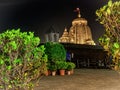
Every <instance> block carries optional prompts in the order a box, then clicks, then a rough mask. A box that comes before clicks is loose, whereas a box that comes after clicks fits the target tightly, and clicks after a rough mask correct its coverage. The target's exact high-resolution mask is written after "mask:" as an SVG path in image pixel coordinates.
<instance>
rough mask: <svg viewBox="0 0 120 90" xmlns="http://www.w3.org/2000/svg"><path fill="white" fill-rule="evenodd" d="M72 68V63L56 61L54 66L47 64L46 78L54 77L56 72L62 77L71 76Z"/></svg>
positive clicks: (73, 66) (73, 65)
mask: <svg viewBox="0 0 120 90" xmlns="http://www.w3.org/2000/svg"><path fill="white" fill-rule="evenodd" d="M74 68H75V64H74V63H73V62H65V61H57V62H56V63H55V64H52V65H50V64H48V69H47V72H46V74H47V75H46V76H48V75H52V76H55V75H56V72H58V73H59V74H60V75H62V76H63V75H65V73H67V74H68V75H71V74H73V69H74Z"/></svg>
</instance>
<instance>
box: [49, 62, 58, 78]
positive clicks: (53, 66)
mask: <svg viewBox="0 0 120 90" xmlns="http://www.w3.org/2000/svg"><path fill="white" fill-rule="evenodd" d="M49 69H50V71H51V74H52V76H55V75H56V70H57V66H56V65H55V64H53V65H50V67H49Z"/></svg>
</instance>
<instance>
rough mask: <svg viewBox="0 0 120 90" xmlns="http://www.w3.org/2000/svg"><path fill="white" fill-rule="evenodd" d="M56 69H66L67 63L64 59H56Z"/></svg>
mask: <svg viewBox="0 0 120 90" xmlns="http://www.w3.org/2000/svg"><path fill="white" fill-rule="evenodd" d="M56 64H57V67H58V69H67V67H68V64H67V62H65V61H57V62H56Z"/></svg>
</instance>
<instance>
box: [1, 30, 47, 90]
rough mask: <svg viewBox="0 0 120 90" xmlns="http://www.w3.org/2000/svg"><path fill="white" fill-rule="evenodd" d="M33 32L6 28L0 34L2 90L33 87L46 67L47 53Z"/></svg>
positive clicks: (26, 89)
mask: <svg viewBox="0 0 120 90" xmlns="http://www.w3.org/2000/svg"><path fill="white" fill-rule="evenodd" d="M39 43H40V39H39V38H38V37H35V36H34V33H33V32H29V33H27V32H20V29H17V30H14V29H13V30H7V31H6V32H4V33H1V34H0V53H1V54H0V72H1V73H0V77H1V79H0V85H1V88H4V90H8V89H9V88H11V89H12V90H16V89H17V90H21V88H23V89H25V90H28V89H30V88H33V87H34V85H35V84H36V82H37V80H39V78H40V76H41V74H42V73H44V70H45V69H46V62H47V55H46V54H45V52H44V50H45V48H44V46H43V45H42V46H39V47H38V45H39Z"/></svg>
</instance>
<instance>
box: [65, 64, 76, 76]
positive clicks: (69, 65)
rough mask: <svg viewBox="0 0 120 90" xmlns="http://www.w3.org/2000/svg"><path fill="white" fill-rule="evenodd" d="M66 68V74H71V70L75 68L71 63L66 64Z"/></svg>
mask: <svg viewBox="0 0 120 90" xmlns="http://www.w3.org/2000/svg"><path fill="white" fill-rule="evenodd" d="M67 64H68V66H67V74H68V75H70V74H73V71H74V70H73V69H74V68H75V67H76V65H75V63H73V62H67Z"/></svg>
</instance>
